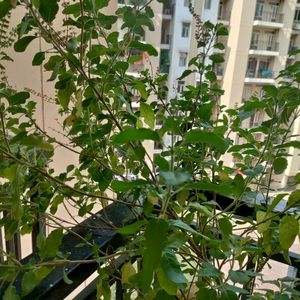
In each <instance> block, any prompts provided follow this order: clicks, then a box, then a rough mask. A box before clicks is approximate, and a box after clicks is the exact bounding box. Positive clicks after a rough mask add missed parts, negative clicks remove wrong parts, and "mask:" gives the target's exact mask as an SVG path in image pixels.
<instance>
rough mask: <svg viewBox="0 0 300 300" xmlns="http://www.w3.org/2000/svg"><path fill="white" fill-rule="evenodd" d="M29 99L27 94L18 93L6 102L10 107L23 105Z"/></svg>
mask: <svg viewBox="0 0 300 300" xmlns="http://www.w3.org/2000/svg"><path fill="white" fill-rule="evenodd" d="M29 97H30V94H29V93H28V92H19V93H16V94H14V95H12V96H10V97H9V98H8V99H7V100H8V102H9V104H11V105H19V104H24V103H25V102H26V100H27V99H28V98H29Z"/></svg>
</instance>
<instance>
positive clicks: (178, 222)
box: [170, 220, 199, 235]
mask: <svg viewBox="0 0 300 300" xmlns="http://www.w3.org/2000/svg"><path fill="white" fill-rule="evenodd" d="M170 225H171V226H173V227H177V228H180V229H183V230H185V231H186V232H189V233H192V234H196V235H199V233H198V232H197V231H196V230H195V229H193V228H192V227H191V226H190V225H188V224H186V223H184V222H183V221H181V220H171V221H170Z"/></svg>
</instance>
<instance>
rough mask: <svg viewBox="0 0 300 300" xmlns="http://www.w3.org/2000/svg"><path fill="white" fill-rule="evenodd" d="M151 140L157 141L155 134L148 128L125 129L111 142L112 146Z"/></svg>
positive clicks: (157, 137)
mask: <svg viewBox="0 0 300 300" xmlns="http://www.w3.org/2000/svg"><path fill="white" fill-rule="evenodd" d="M144 140H152V141H159V140H160V139H159V135H158V134H157V132H155V131H153V130H151V129H148V128H138V129H137V128H126V129H124V130H123V131H121V132H120V133H118V134H116V135H115V136H114V137H113V139H112V142H113V144H117V145H118V144H125V143H129V142H134V141H144Z"/></svg>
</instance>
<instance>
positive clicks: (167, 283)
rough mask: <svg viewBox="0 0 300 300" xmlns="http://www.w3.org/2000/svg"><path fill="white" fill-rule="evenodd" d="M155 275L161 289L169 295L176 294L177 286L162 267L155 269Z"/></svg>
mask: <svg viewBox="0 0 300 300" xmlns="http://www.w3.org/2000/svg"><path fill="white" fill-rule="evenodd" d="M156 275H157V279H158V282H159V284H160V286H161V288H162V289H163V290H165V291H166V292H167V293H168V294H169V295H176V293H177V286H176V284H175V283H174V282H172V281H171V280H170V279H169V278H168V277H167V275H166V274H165V272H164V271H163V270H162V268H160V267H159V268H158V269H157V270H156Z"/></svg>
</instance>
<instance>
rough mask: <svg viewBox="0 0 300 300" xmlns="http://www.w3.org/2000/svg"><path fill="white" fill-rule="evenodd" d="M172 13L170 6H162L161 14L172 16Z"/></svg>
mask: <svg viewBox="0 0 300 300" xmlns="http://www.w3.org/2000/svg"><path fill="white" fill-rule="evenodd" d="M172 14H173V10H172V8H171V7H164V8H163V15H166V16H172Z"/></svg>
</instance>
